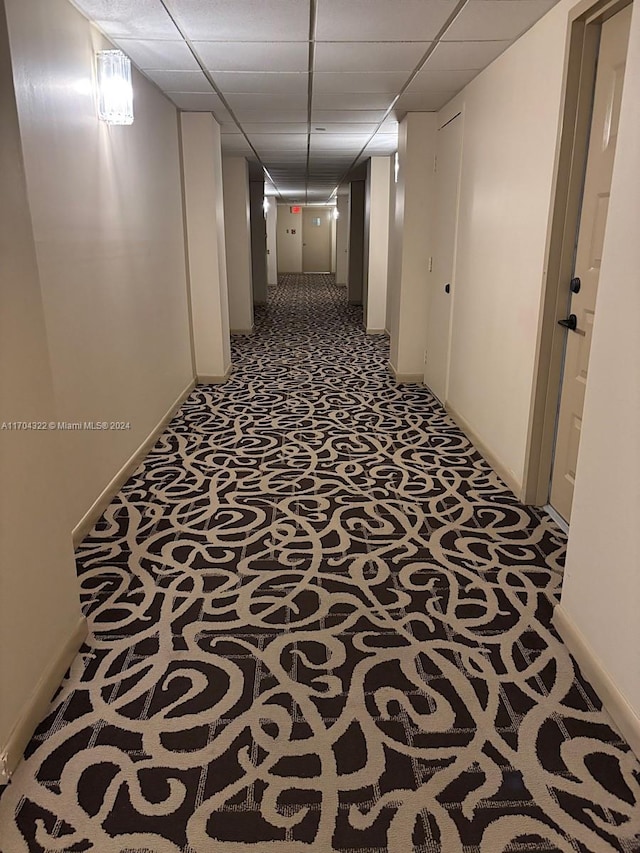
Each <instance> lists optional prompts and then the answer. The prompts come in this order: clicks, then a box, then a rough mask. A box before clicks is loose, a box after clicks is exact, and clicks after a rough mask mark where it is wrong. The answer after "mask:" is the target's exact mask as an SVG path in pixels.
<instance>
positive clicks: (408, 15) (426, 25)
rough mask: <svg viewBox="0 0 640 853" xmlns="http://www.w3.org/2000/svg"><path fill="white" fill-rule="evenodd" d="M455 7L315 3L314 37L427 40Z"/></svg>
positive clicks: (439, 0)
mask: <svg viewBox="0 0 640 853" xmlns="http://www.w3.org/2000/svg"><path fill="white" fill-rule="evenodd" d="M514 2H515V0H514ZM517 2H520V0H517ZM455 6H456V0H349V2H348V3H345V2H344V0H318V24H317V27H316V38H317V39H318V41H431V40H432V39H433V38H435V36H436V35H437V33H438V31H439V30H440V28H441V27H442V25H443V24H444V23H445V21H446V20H447V18H448V17H449V15H450V14H451V13H452V12H453V10H454V9H455Z"/></svg>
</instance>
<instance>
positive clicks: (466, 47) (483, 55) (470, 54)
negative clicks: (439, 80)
mask: <svg viewBox="0 0 640 853" xmlns="http://www.w3.org/2000/svg"><path fill="white" fill-rule="evenodd" d="M510 44H511V42H510V41H441V42H440V43H439V44H438V46H437V47H436V49H435V50H434V51H433V53H432V54H431V56H430V57H429V59H428V60H427V62H426V64H425V68H432V69H434V70H438V71H454V70H458V71H459V70H467V69H469V68H478V69H480V68H485V67H486V66H487V65H489V63H490V62H493V60H494V59H495V58H496V57H497V56H500V54H501V53H502V52H503V51H505V50H506V49H507V48H508V47H509V45H510Z"/></svg>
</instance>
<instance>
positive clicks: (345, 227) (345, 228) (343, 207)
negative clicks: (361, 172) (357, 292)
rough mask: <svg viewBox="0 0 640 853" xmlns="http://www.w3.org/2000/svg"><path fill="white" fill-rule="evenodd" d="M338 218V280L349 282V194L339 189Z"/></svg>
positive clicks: (339, 281) (338, 281) (339, 282)
mask: <svg viewBox="0 0 640 853" xmlns="http://www.w3.org/2000/svg"><path fill="white" fill-rule="evenodd" d="M337 202H338V208H337V209H338V213H339V216H338V220H337V222H336V282H337V283H338V284H346V283H347V269H348V265H349V194H348V192H347V191H345V190H344V189H341V190H338V198H337Z"/></svg>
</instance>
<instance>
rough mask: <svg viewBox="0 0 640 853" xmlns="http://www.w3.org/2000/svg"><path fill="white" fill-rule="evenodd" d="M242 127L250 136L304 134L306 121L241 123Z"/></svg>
mask: <svg viewBox="0 0 640 853" xmlns="http://www.w3.org/2000/svg"><path fill="white" fill-rule="evenodd" d="M242 126H243V127H244V129H245V131H246V132H247V133H248V134H249V136H251V134H252V133H306V132H307V123H306V121H298V122H289V123H287V122H243V124H242Z"/></svg>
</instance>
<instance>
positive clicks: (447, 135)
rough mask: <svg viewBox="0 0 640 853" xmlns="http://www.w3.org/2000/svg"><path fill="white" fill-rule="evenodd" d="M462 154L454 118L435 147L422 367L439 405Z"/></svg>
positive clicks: (445, 376) (443, 392)
mask: <svg viewBox="0 0 640 853" xmlns="http://www.w3.org/2000/svg"><path fill="white" fill-rule="evenodd" d="M461 154H462V115H457V116H456V117H455V118H454V119H452V120H451V121H450V122H448V123H447V124H445V125H444V127H441V128H440V130H439V131H438V138H437V144H436V207H435V228H434V238H435V242H434V254H433V270H432V273H431V275H430V276H429V301H428V309H427V310H428V313H427V349H426V353H425V363H424V382H425V385H427V386H428V388H430V389H431V391H433V393H434V394H435V395H436V397H437V398H438V399H439V400H440V401H441V402H442V403H444V402H445V401H446V399H447V386H448V383H449V351H450V343H451V306H452V300H453V274H454V261H455V246H456V232H457V227H458V187H459V184H460V158H461Z"/></svg>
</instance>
